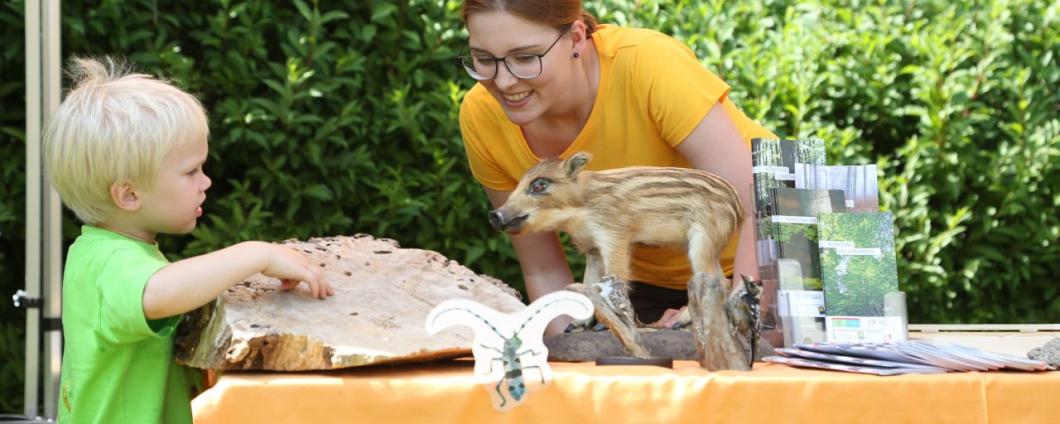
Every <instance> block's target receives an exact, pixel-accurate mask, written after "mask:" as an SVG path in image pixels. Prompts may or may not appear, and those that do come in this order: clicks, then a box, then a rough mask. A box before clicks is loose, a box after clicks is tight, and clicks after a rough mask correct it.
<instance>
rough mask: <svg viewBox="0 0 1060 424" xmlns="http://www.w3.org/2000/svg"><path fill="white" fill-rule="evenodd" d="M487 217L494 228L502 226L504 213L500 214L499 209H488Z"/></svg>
mask: <svg viewBox="0 0 1060 424" xmlns="http://www.w3.org/2000/svg"><path fill="white" fill-rule="evenodd" d="M489 217H490V225H492V226H493V228H494V229H497V230H499V229H501V228H503V227H504V214H502V213H501V211H499V210H493V211H490V213H489Z"/></svg>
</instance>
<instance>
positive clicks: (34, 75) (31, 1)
mask: <svg viewBox="0 0 1060 424" xmlns="http://www.w3.org/2000/svg"><path fill="white" fill-rule="evenodd" d="M40 23H41V11H40V2H39V1H37V0H27V1H26V295H27V296H28V297H29V298H30V299H39V298H40V288H41V279H40V272H41V266H40V264H41V258H40V252H41V226H40V221H41V213H40V212H41V157H40V140H41V49H40V37H41V33H40ZM39 382H40V309H39V308H34V307H32V306H31V307H29V308H26V372H25V387H24V388H25V391H24V392H23V397H22V399H23V402H24V404H25V407H24V408H23V409H24V412H25V415H26V416H27V417H36V416H37V403H38V400H39V399H38V396H37V393H38V390H39V388H40V385H39Z"/></svg>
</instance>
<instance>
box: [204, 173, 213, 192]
mask: <svg viewBox="0 0 1060 424" xmlns="http://www.w3.org/2000/svg"><path fill="white" fill-rule="evenodd" d="M202 177H203V178H204V179H205V180H206V183H204V184H203V186H202V191H206V189H208V188H210V186H212V185H213V180H211V179H210V177H208V176H206V174H205V173H204V174H202Z"/></svg>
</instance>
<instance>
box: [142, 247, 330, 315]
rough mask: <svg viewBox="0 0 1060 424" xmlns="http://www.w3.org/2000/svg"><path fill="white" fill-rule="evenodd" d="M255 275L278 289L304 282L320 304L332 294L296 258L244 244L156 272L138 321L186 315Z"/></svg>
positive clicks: (278, 249)
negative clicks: (271, 280) (275, 280)
mask: <svg viewBox="0 0 1060 424" xmlns="http://www.w3.org/2000/svg"><path fill="white" fill-rule="evenodd" d="M259 272H260V273H262V274H265V275H268V276H270V277H275V278H279V279H280V280H281V281H282V282H283V285H282V288H284V289H292V288H294V287H295V286H297V285H298V282H299V281H305V282H306V283H307V284H309V288H310V291H311V292H312V293H313V297H317V298H320V299H323V298H325V297H327V296H331V295H333V294H335V289H333V288H332V287H331V285H330V284H328V283H327V282H326V281H324V278H323V277H322V275H321V273H320V271H319V270H318V269H316V268H315V267H313V266H311V265H310V264H309V262H308V261H306V258H305V257H304V256H302V254H301V253H299V252H297V251H295V250H293V249H290V248H288V247H284V246H281V245H276V244H271V243H265V242H260V241H248V242H243V243H239V244H236V245H233V246H230V247H227V248H225V249H221V250H218V251H216V252H212V253H207V254H205V255H200V256H195V257H191V258H187V259H184V260H181V261H178V262H174V263H172V264H169V265H166V266H165V267H163V268H162V269H160V270H158V272H156V273H155V274H154V275H152V276H151V278H150V279H149V280H148V281H147V286H146V287H145V288H144V298H143V303H144V316H146V317H147V319H159V318H166V317H171V316H174V315H178V314H182V313H185V312H188V311H191V310H193V309H196V308H198V307H200V306H202V305H205V304H206V303H208V302H210V301H212V300H214V298H216V297H217V296H219V295H220V294H221V293H222V292H224V291H225V290H226V289H228V288H229V287H231V286H232V285H233V284H236V283H239V282H241V281H243V280H245V279H246V278H247V277H250V276H251V275H254V274H257V273H259Z"/></svg>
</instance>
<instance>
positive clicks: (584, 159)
mask: <svg viewBox="0 0 1060 424" xmlns="http://www.w3.org/2000/svg"><path fill="white" fill-rule="evenodd" d="M592 157H593V155H591V154H589V153H586V152H578V153H575V154H574V155H573V156H571V157H570V158H568V159H567V160H565V161H563V169H566V170H567V176H568V177H571V178H574V176H575V175H578V173H579V172H581V171H582V168H584V167H585V164H587V163H589V159H592Z"/></svg>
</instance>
